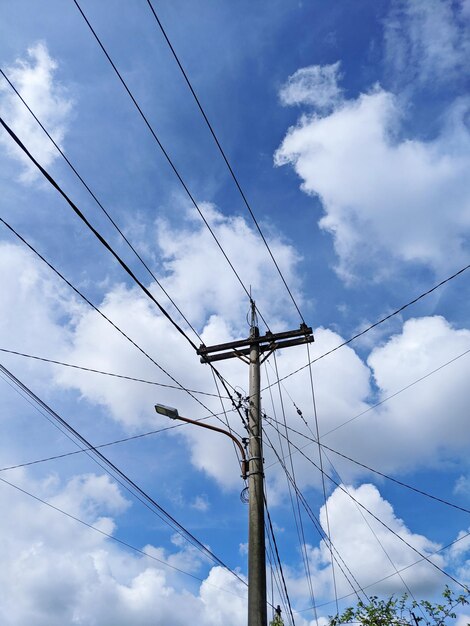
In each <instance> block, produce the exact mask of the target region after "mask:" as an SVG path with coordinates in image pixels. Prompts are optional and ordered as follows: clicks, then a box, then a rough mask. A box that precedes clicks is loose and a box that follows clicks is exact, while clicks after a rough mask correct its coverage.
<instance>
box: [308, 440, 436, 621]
mask: <svg viewBox="0 0 470 626" xmlns="http://www.w3.org/2000/svg"><path fill="white" fill-rule="evenodd" d="M320 445H321V444H320ZM323 453H324V455H325V457H326V459H327V460H328V462H329V463H330V466H331V469H332V470H333V472H334V473H335V474H336V475H337V477H338V479H339V481H340V483H341V484H342V485H343V486H344V488H345V490H346V491H347V493H348V494H349V495H351V494H350V493H349V489H348V488H347V486H346V484H345V482H344V480H343V479H342V478H341V475H340V473H339V472H338V470H337V469H336V467H335V466H334V465H333V462H332V461H331V459H330V458H329V456H328V455H327V453H326V452H325V451H323ZM354 504H355V506H356V509H357V510H358V512H359V513H360V515H361V517H362V519H363V521H364V522H365V524H366V525H367V528H368V529H369V530H370V532H371V533H372V535H373V536H374V539H375V540H376V541H377V543H378V544H379V546H380V548H381V550H382V552H383V553H384V554H385V556H386V557H387V560H388V561H389V563H390V565H391V566H392V567H393V569H394V570H395V572H396V574H397V575H398V576H399V577H400V580H401V582H402V584H403V586H404V588H405V590H406V593H407V594H408V595H409V596H410V598H411V599H412V600H413V602H414V603H415V605H416V606H417V607H418V609H419V611H420V613H421V615H422V616H423V619H424V621H425V623H426V624H427V625H428V626H429V622H428V620H427V618H426V615H425V613H424V611H423V608H422V607H421V606H420V605H419V604H418V601H417V600H416V597H415V595H414V594H413V592H412V591H411V589H410V587H409V585H408V583H407V582H406V580H405V579H404V578H403V576H402V574H401V573H400V572H399V571H398V568H397V566H396V565H395V562H394V561H393V559H392V557H391V556H390V554H389V553H388V551H387V549H386V548H385V546H384V545H383V543H382V542H381V541H380V538H379V536H378V535H377V533H376V532H375V530H374V529H373V528H372V525H371V524H370V522H369V520H368V519H367V518H366V516H365V514H364V512H363V511H362V509H361V508H360V507H359V506H358V504H357V503H356V502H355V503H354Z"/></svg>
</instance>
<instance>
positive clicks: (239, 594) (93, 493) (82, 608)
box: [0, 472, 246, 626]
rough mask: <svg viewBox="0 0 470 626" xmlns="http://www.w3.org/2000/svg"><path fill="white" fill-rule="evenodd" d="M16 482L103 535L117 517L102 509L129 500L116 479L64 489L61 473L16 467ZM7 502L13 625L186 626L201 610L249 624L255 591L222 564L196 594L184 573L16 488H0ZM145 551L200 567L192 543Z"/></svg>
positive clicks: (2, 611) (1, 614)
mask: <svg viewBox="0 0 470 626" xmlns="http://www.w3.org/2000/svg"><path fill="white" fill-rule="evenodd" d="M11 480H12V482H15V483H17V484H19V486H21V487H22V488H24V489H26V490H29V491H32V492H34V493H35V495H38V496H39V497H41V498H43V499H46V500H49V501H50V502H51V503H52V504H54V505H55V506H61V507H62V506H63V507H64V510H65V506H68V507H69V511H72V512H73V514H75V515H76V516H78V517H80V518H81V519H83V520H85V521H87V522H88V523H90V524H92V525H95V526H97V527H99V528H101V529H102V530H103V531H104V532H107V533H111V534H113V533H114V532H115V527H116V524H115V522H114V521H113V520H112V519H111V518H109V517H102V515H103V513H104V514H107V513H108V512H114V513H117V512H118V510H120V511H122V505H123V503H124V502H125V501H124V499H123V497H122V495H120V493H119V491H118V490H117V488H116V486H115V485H114V484H112V483H111V482H110V481H109V479H108V478H107V477H104V476H95V475H87V476H76V477H74V478H73V479H72V481H71V482H69V483H68V484H66V485H60V483H59V482H58V481H57V480H56V479H54V480H52V481H51V480H48V479H46V480H44V481H39V482H38V481H32V480H31V479H30V478H29V477H28V475H27V474H25V473H23V472H15V478H11ZM78 485H80V486H81V487H80V488H79V489H77V486H78ZM72 500H74V502H72ZM91 500H92V501H93V506H91V507H90V501H91ZM0 502H1V509H2V517H1V519H0V532H1V534H2V536H3V537H8V538H9V539H8V542H7V543H6V544H5V545H4V549H3V552H2V565H3V567H2V571H1V572H0V584H1V586H2V597H3V601H2V605H1V607H0V621H1V623H2V624H4V625H5V626H23V625H24V624H28V623H34V624H36V625H37V626H56V625H57V626H59V625H61V624H65V623H67V624H100V626H115V625H116V624H133V625H136V626H147V625H148V626H150V624H157V625H159V624H162V625H163V624H168V623H171V624H174V625H175V626H178V625H181V626H182V625H183V624H187V623H188V622H190V621H191V619H192V618H193V617H194V615H197V616H198V621H199V623H201V624H202V625H204V626H212V625H213V624H214V625H215V624H217V623H220V621H219V620H221V621H222V622H223V623H227V624H229V625H230V626H240V625H241V624H243V623H244V620H245V617H246V616H245V612H246V609H245V603H246V601H245V599H244V598H245V597H246V587H245V586H244V585H242V583H240V582H239V581H237V580H236V579H235V578H234V577H233V576H232V575H231V574H230V573H227V572H226V571H224V570H222V568H218V567H216V568H213V569H212V570H211V571H210V572H209V574H208V576H207V577H206V578H205V579H204V580H203V582H202V583H201V584H200V587H199V589H198V585H194V584H192V587H193V588H194V589H193V590H192V591H191V590H190V589H187V590H185V587H187V586H188V585H189V583H188V581H187V580H185V577H183V576H182V575H181V574H179V573H177V572H175V571H174V570H171V569H168V568H167V567H165V566H163V565H161V564H158V563H156V562H155V561H153V560H152V559H150V558H148V557H145V556H142V555H134V554H133V553H131V552H129V551H125V550H124V549H122V548H121V547H120V546H119V545H117V544H114V543H112V541H111V540H109V539H107V538H106V537H104V536H103V535H100V534H98V533H96V532H94V531H93V530H91V529H89V528H86V527H84V526H81V525H80V524H78V523H77V522H76V521H73V520H71V519H70V518H66V517H64V516H61V514H59V513H58V512H57V511H54V510H52V509H50V508H47V507H45V506H44V505H40V504H38V503H37V502H36V501H34V500H31V499H28V498H27V496H25V495H24V494H20V493H18V492H17V491H14V490H13V489H12V488H11V487H9V486H7V485H2V486H1V488H0ZM72 505H73V506H72ZM71 506H72V508H70V507H71ZM144 550H145V551H146V552H147V553H148V554H150V555H151V556H154V557H156V558H160V559H164V560H166V561H168V562H169V563H171V565H173V566H175V567H180V568H183V569H187V570H188V571H190V572H195V571H198V569H199V567H200V562H199V559H197V558H196V557H195V555H194V553H193V552H192V551H191V550H190V549H188V548H187V547H185V546H179V547H178V549H177V550H176V551H175V552H174V553H170V554H169V553H168V552H166V551H165V550H163V549H162V548H155V547H152V546H145V548H144ZM18 581H21V584H18Z"/></svg>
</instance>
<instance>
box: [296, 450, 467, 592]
mask: <svg viewBox="0 0 470 626" xmlns="http://www.w3.org/2000/svg"><path fill="white" fill-rule="evenodd" d="M292 446H293V447H294V448H296V449H297V450H298V451H299V452H300V454H301V455H302V456H303V457H305V458H306V459H307V461H309V462H310V463H311V464H312V465H313V466H314V467H316V468H317V469H318V470H320V468H319V466H318V465H317V464H316V463H315V461H313V460H312V459H311V458H310V457H308V456H307V455H306V454H304V452H303V451H302V450H301V449H300V448H299V447H298V446H296V445H295V444H294V443H293V442H292ZM323 471H324V474H325V477H326V478H328V479H329V480H330V481H331V482H332V483H333V484H334V485H335V486H336V487H338V489H340V491H342V492H343V493H345V494H346V495H347V496H349V498H351V500H353V501H355V502H357V504H358V505H359V506H360V507H361V508H362V509H364V510H365V511H366V512H367V513H368V514H369V515H370V516H371V517H373V518H374V519H375V520H376V521H377V522H379V524H381V525H382V526H383V527H384V528H386V529H387V530H388V531H389V532H391V533H392V534H393V535H394V536H395V537H396V538H397V539H399V540H400V541H401V542H402V543H404V544H405V545H406V546H408V547H409V548H410V549H411V550H413V552H416V554H418V555H419V556H420V557H421V558H423V559H424V560H425V561H427V562H428V563H429V564H430V565H432V566H433V567H434V568H436V569H437V570H438V571H439V572H441V574H444V576H447V578H449V579H450V580H452V581H453V582H454V583H456V584H457V585H459V586H460V587H462V588H463V589H467V587H466V586H465V585H464V584H463V583H461V582H460V581H459V580H457V578H455V577H454V576H452V575H451V574H449V573H448V572H446V571H445V570H444V569H443V568H442V567H440V566H439V565H437V563H434V562H433V561H431V559H430V558H429V557H427V556H426V555H424V554H423V553H422V552H420V551H419V550H418V549H417V548H415V547H414V546H413V545H411V544H410V543H409V542H408V541H407V540H406V539H404V538H403V537H402V536H401V535H399V534H398V533H396V532H395V531H394V530H393V529H392V528H390V526H388V525H387V524H386V523H385V522H384V521H383V520H381V519H380V518H379V517H377V515H375V514H374V513H372V511H370V510H369V509H368V508H367V507H366V506H365V505H364V504H362V503H361V502H359V500H357V499H356V498H355V497H354V496H353V495H352V494H350V493H349V492H348V491H346V490H345V488H344V487H343V485H341V484H340V483H338V482H337V481H336V480H335V479H334V478H332V477H331V476H330V475H329V474H327V472H325V470H323Z"/></svg>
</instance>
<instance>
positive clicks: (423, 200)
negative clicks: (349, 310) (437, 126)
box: [275, 87, 470, 280]
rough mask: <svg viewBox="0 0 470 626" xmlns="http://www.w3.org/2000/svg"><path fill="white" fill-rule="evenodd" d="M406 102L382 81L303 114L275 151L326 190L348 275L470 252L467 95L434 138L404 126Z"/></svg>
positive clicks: (441, 263)
mask: <svg viewBox="0 0 470 626" xmlns="http://www.w3.org/2000/svg"><path fill="white" fill-rule="evenodd" d="M402 107H403V105H402V104H401V102H400V101H399V100H398V99H397V98H396V97H395V96H394V95H392V94H391V93H389V92H386V91H384V90H383V89H381V88H379V87H377V88H376V89H374V90H373V91H371V92H370V93H367V94H362V95H360V96H359V97H358V98H357V99H356V100H350V101H345V102H343V103H342V105H341V106H339V107H337V108H336V109H335V110H334V111H333V112H332V113H331V114H329V115H326V116H324V117H318V116H304V117H302V118H301V119H300V121H299V122H298V124H297V125H296V126H294V127H293V128H291V129H290V130H289V132H288V133H287V136H286V137H285V139H284V140H283V142H282V144H281V146H280V147H279V149H278V150H277V152H276V154H275V162H276V164H277V165H286V164H289V165H291V166H292V167H293V168H294V169H295V171H296V173H297V174H298V176H299V177H300V179H301V180H302V189H303V190H304V191H305V192H306V193H308V194H310V195H314V196H317V197H319V199H320V200H321V203H322V208H323V211H324V215H323V217H322V218H321V219H320V221H319V226H320V228H322V229H323V230H326V231H327V232H329V233H331V235H332V236H333V239H334V245H335V250H336V252H337V254H338V258H339V262H338V267H337V269H338V272H339V274H340V275H341V276H342V277H343V278H345V279H349V280H350V279H351V278H352V277H353V276H355V275H356V274H357V273H358V272H359V270H360V271H361V275H366V276H369V277H370V276H371V275H372V276H377V275H380V274H381V273H383V272H386V271H387V268H390V267H393V263H394V262H397V261H398V262H413V263H419V264H425V265H427V266H430V267H432V268H433V269H435V270H437V269H438V268H439V270H440V271H442V270H443V269H449V268H450V267H451V266H452V267H455V265H456V264H458V263H460V262H462V261H463V260H464V259H466V256H467V254H468V248H467V244H466V238H467V237H468V235H469V233H470V194H469V191H468V185H467V182H466V178H467V174H466V172H467V171H468V169H469V167H470V156H469V155H470V133H469V130H468V127H467V125H466V122H465V119H466V117H465V116H466V114H467V111H468V108H469V102H468V101H467V100H459V101H457V102H456V103H455V104H454V106H453V107H452V108H451V109H450V110H449V111H448V112H447V114H446V116H445V117H446V119H445V123H444V125H443V127H442V130H441V132H440V134H439V135H438V136H437V137H436V138H434V139H432V140H429V141H423V140H418V139H413V138H408V137H402V136H401V133H400V124H401V120H402V117H403V114H404V111H403V108H402ZM449 249H452V250H453V252H454V254H453V255H449V254H448V250H449Z"/></svg>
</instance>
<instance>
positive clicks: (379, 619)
mask: <svg viewBox="0 0 470 626" xmlns="http://www.w3.org/2000/svg"><path fill="white" fill-rule="evenodd" d="M469 602H470V591H467V592H466V593H463V594H460V595H457V594H455V593H454V592H453V591H452V590H451V589H450V588H449V587H447V586H446V588H445V589H444V591H443V593H442V601H440V602H436V603H433V602H429V601H428V600H421V601H420V602H417V601H415V600H410V599H409V597H408V595H407V594H405V595H403V596H402V597H400V598H395V597H393V596H392V597H391V598H389V599H388V600H383V599H380V598H378V597H377V596H371V597H370V598H369V602H368V603H364V602H362V601H361V600H360V601H359V602H358V603H357V605H356V606H355V607H350V608H348V609H346V610H345V611H344V612H343V613H342V614H341V615H336V616H334V617H330V618H329V626H340V624H348V623H351V622H354V623H356V624H357V623H359V624H362V626H449V625H450V624H451V622H452V620H455V619H456V617H457V614H456V612H455V609H456V608H457V607H459V606H465V605H467V604H469ZM467 626H470V624H468V625H467Z"/></svg>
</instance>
